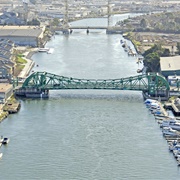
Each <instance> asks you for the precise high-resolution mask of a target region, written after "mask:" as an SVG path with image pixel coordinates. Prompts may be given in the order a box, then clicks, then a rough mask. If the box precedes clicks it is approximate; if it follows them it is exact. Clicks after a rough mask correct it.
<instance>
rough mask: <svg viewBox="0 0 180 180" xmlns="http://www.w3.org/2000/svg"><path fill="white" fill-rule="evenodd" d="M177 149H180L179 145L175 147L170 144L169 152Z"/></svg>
mask: <svg viewBox="0 0 180 180" xmlns="http://www.w3.org/2000/svg"><path fill="white" fill-rule="evenodd" d="M177 149H180V144H176V145H174V144H170V145H169V150H170V151H173V150H177Z"/></svg>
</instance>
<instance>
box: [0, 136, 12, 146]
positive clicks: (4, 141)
mask: <svg viewBox="0 0 180 180" xmlns="http://www.w3.org/2000/svg"><path fill="white" fill-rule="evenodd" d="M9 141H10V139H9V138H6V137H2V136H1V139H0V143H2V144H8V143H9Z"/></svg>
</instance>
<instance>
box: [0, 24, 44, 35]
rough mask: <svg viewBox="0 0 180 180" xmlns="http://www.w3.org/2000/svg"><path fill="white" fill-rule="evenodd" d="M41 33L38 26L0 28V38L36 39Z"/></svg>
mask: <svg viewBox="0 0 180 180" xmlns="http://www.w3.org/2000/svg"><path fill="white" fill-rule="evenodd" d="M42 31H43V27H39V26H0V36H1V37H2V36H26V37H27V36H28V37H38V36H39V35H40V34H41V33H42Z"/></svg>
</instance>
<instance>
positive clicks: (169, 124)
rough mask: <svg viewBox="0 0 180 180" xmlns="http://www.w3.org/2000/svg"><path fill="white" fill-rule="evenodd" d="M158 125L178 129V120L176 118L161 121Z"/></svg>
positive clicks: (179, 126)
mask: <svg viewBox="0 0 180 180" xmlns="http://www.w3.org/2000/svg"><path fill="white" fill-rule="evenodd" d="M160 127H161V128H163V127H170V128H171V129H174V130H178V131H180V122H179V121H176V120H167V121H162V124H161V125H160Z"/></svg>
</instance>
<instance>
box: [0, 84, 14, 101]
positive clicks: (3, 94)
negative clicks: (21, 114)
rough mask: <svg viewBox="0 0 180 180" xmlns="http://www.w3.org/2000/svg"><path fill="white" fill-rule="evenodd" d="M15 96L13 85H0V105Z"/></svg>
mask: <svg viewBox="0 0 180 180" xmlns="http://www.w3.org/2000/svg"><path fill="white" fill-rule="evenodd" d="M12 94H13V85H12V84H9V83H0V104H1V103H4V102H6V100H7V99H8V98H9V97H11V95H12Z"/></svg>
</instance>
